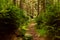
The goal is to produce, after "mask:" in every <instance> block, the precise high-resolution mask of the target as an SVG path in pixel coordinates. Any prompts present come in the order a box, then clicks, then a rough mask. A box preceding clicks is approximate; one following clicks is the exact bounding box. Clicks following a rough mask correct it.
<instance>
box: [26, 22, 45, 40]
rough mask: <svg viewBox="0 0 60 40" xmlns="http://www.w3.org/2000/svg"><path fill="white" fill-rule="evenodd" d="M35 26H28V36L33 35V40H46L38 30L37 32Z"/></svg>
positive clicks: (33, 24)
mask: <svg viewBox="0 0 60 40" xmlns="http://www.w3.org/2000/svg"><path fill="white" fill-rule="evenodd" d="M35 24H36V23H34V22H31V23H30V24H29V25H28V29H29V30H27V32H26V33H28V34H31V35H32V37H33V39H32V40H45V39H44V38H43V37H40V36H39V35H38V34H37V32H36V30H35Z"/></svg>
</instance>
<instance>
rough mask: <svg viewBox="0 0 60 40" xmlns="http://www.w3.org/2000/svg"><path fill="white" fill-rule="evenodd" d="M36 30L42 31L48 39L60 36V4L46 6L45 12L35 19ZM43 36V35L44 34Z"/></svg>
mask: <svg viewBox="0 0 60 40" xmlns="http://www.w3.org/2000/svg"><path fill="white" fill-rule="evenodd" d="M36 22H37V28H38V29H40V31H42V30H41V29H44V30H45V31H47V34H48V35H49V36H50V37H56V36H60V34H59V33H60V32H59V31H60V25H59V24H60V3H56V4H55V5H52V4H47V5H46V11H45V12H42V13H41V14H40V15H39V16H38V17H37V18H36ZM44 34H45V33H44Z"/></svg>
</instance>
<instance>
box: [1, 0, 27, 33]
mask: <svg viewBox="0 0 60 40" xmlns="http://www.w3.org/2000/svg"><path fill="white" fill-rule="evenodd" d="M0 1H1V3H0V5H1V6H0V29H1V30H2V31H3V30H4V32H5V31H8V32H10V31H11V32H12V31H13V30H16V29H18V28H19V27H20V26H21V25H23V24H24V23H25V22H26V21H27V20H28V17H26V16H25V15H24V11H23V10H22V9H20V8H17V7H16V6H14V5H13V4H7V3H6V2H7V1H6V0H5V1H6V2H5V1H2V0H0ZM2 3H3V4H2ZM4 3H5V4H4Z"/></svg>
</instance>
